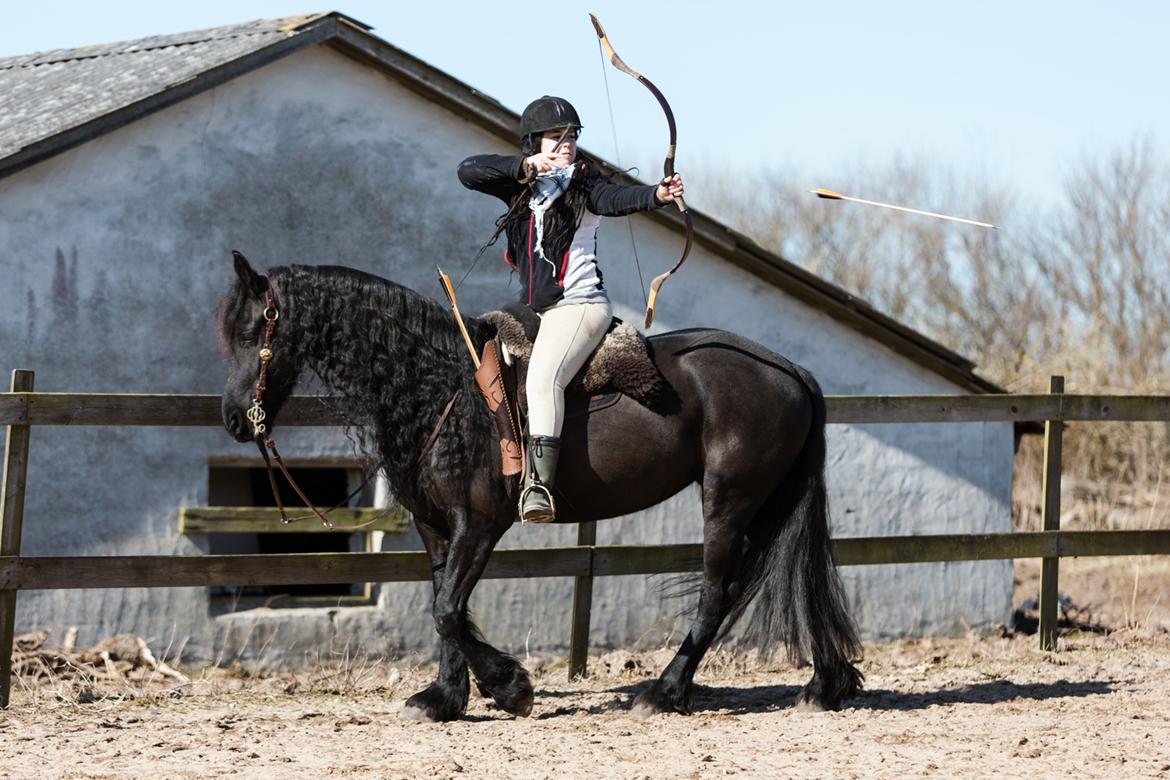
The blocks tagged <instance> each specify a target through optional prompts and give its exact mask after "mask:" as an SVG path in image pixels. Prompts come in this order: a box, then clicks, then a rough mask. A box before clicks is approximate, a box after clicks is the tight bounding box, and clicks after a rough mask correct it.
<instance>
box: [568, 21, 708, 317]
mask: <svg viewBox="0 0 1170 780" xmlns="http://www.w3.org/2000/svg"><path fill="white" fill-rule="evenodd" d="M589 18H590V19H592V20H593V29H595V30H596V31H597V37H598V38H600V39H601V45H602V47H603V48H604V49H605V54H606V56H607V57H609V61H610V64H612V65H613V66H614V67H615V68H617V69H618V70H620V71H621V72H622V73H625V74H628V75H630V76H633V77H634V78H635V79H637V80H638V83H639V84H641V85H642V86H644V87H646V89H648V90H650V94H652V95H654V98H655V99H656V100H657V101H658V105H660V106H662V111H663V113H664V114H666V124H667V126H668V127H669V128H670V145H669V146H668V147H667V148H666V159H665V160H664V161H663V163H662V173H663V180H666V179H669V178H671V177H672V176H674V149H675V144H676V143H677V141H678V131H677V130H676V129H675V125H674V112H673V111H671V110H670V103H667V102H666V98H665V97H664V96H663V94H662V93H661V92H660V91H659V90H658V87H656V86H654V84H653V83H652V82H651V81H650V79H648V78H646V77H645V76H643V75H642V74H641V73H639V72H638V71H636V70H634V69H633V68H631V67H630V66H629V65H627V64H626V63H624V62H622V58H621V57H619V56H618V54H617V52H616V51H614V49H613V45H612V44H611V43H610V42H609V39H608V38H607V37H606V36H605V28H604V27H602V26H601V22H599V21H598V20H597V17H596V16H594V15H593V14H589ZM674 203H675V205H676V206H678V210H679V211H681V212H682V215H683V219H684V220H685V221H686V225H687V241H686V245H685V246H683V251H682V257H680V258H679V259H678V262H677V263H675V264H674V267H673V268H671V269H670V270H669V271H667V272H666V273H664V274H659V275H658V276H656V277H654V280H653V281H652V282H650V294H649V296H648V297H647V299H646V327H647V328H649V327H650V325H651V323H653V322H654V304H655V302H656V301H657V300H658V290H659V289H660V288H661V287H662V283H663V282H665V281H666V280H667V279H669V278H670V276H671V274H673V273H674V272H675V271H677V270H678V269H680V268H682V264H683V263H684V262H686V259H687V255H689V254H690V253H691V244H692V243H693V241H694V235H695V228H694V225H693V224H692V223H691V212H690V211H688V210H687V204H686V201H684V200H683V199H682V198H681V197H678V198H675V199H674Z"/></svg>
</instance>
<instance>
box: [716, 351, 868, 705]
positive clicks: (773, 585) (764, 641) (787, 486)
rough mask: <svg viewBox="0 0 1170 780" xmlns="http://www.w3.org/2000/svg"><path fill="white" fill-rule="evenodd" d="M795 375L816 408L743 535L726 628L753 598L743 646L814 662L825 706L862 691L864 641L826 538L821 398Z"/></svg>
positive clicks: (807, 377)
mask: <svg viewBox="0 0 1170 780" xmlns="http://www.w3.org/2000/svg"><path fill="white" fill-rule="evenodd" d="M798 371H799V372H800V373H799V376H800V380H801V383H802V384H803V385H804V386H805V388H806V390H807V392H808V395H809V399H810V401H811V402H812V405H813V419H812V425H811V426H810V428H809V432H808V437H807V438H806V439H805V443H804V447H803V449H802V450H801V452H800V455H799V456H797V460H796V462H795V463H794V464H793V467H792V469H791V471H790V473H789V474H788V475H786V477H785V478H784V479H783V480H782V481H781V483H780V484H779V485H778V486H777V488H776V490H775V491H774V492H773V494H772V496H771V497H769V499H768V501H767V502H766V503H765V505H764V507H763V509H761V510H760V513H759V514H758V515H757V517H756V519H755V520H754V521H753V523H752V526H751V527H750V528H749V530H748V540H749V547H748V551H747V553H746V555H745V557H744V561H743V562H744V568H743V569H741V576H740V578H739V579H740V588H741V589H740V591H739V593H738V594H736V596H737V598H736V599H735V603H733V604H732V608H731V612H730V615H729V618H730V619H729V621H728V625H729V626H730V624H731V623H732V622H734V620H735V619H736V618H738V617H739V616H740V615H741V614H742V613H743V611H744V610H745V609H746V608H747V605H748V602H749V601H752V600H753V597H756V598H755V602H756V606H755V611H754V612H753V614H752V621H751V625H750V627H749V628H748V629H747V631H746V632H745V633H746V638H747V639H748V640H749V641H752V642H753V643H754V644H757V645H758V646H759V647H761V648H771V647H773V646H774V644H775V643H776V642H777V641H778V640H783V641H784V642H785V643H786V645H787V647H788V657H789V659H790V660H791V661H793V662H794V663H801V662H803V661H805V660H808V659H811V660H812V661H813V663H814V664H815V666H816V668H817V674H818V676H820V677H821V680H822V684H825V685H828V686H830V687H832V688H833V689H835V690H831V691H826V693H827V694H829V698H830V699H831V700H833V701H839V700H841V699H845V698H849V697H850V696H853V695H854V694H856V693H857V691H858V690H860V688H861V681H862V675H861V672H860V671H858V669H857V668H856V667H855V666H854V665H853V661H854V660H855V659H857V658H859V657H860V656H861V641H860V640H859V639H858V636H857V627H856V625H855V624H854V622H853V619H852V617H850V615H849V609H848V605H847V599H846V597H845V591H844V588H843V587H842V585H841V579H840V577H839V576H838V575H837V567H836V563H835V562H834V560H833V551H832V546H831V541H830V538H829V503H828V496H827V495H826V490H825V397H824V395H823V393H822V392H821V388H820V386H819V385H818V384H817V381H816V380H815V379H814V378H813V377H812V375H811V374H809V373H808V372H807V371H803V370H801V369H798ZM834 694H835V695H834Z"/></svg>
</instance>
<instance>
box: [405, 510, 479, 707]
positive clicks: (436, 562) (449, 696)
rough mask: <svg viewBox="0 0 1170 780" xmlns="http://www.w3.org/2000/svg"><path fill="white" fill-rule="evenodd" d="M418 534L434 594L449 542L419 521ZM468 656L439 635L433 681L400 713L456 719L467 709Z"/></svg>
mask: <svg viewBox="0 0 1170 780" xmlns="http://www.w3.org/2000/svg"><path fill="white" fill-rule="evenodd" d="M417 527H418V532H419V536H421V537H422V540H423V546H424V547H426V550H427V556H428V557H429V558H430V561H431V583H432V585H433V586H434V592H435V595H436V596H438V594H439V590H440V589H441V588H442V585H443V574H444V571H445V570H446V567H447V557H448V551H449V548H450V542H449V541H448V539H447V538H446V536H444V535H442V534H440V533H439V532H438V531H437V530H435V529H434V528H432V527H430V526H429V525H424V524H423V523H418V524H417ZM467 698H468V677H467V659H466V658H464V656H463V651H462V650H460V649H459V643H458V642H456V641H455V640H453V639H445V638H443V637H440V638H439V673H438V676H437V677H436V678H435V681H434V682H433V683H431V684H430V685H429V686H428V687H427V688H424V689H423V690H421V691H419V692H418V693H416V694H414V695H413V696H411V697H410V698H409V699H407V700H406V706H405V707H403V709H402V715H403V717H405V718H410V719H411V720H427V721H448V720H455V719H456V718H458V717H460V716H461V715H463V713H464V712H465V711H466V710H467Z"/></svg>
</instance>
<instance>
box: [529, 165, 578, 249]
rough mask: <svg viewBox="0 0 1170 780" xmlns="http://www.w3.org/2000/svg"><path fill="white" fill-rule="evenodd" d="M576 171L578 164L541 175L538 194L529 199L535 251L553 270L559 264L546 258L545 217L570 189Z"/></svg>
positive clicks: (538, 182) (537, 183) (537, 182)
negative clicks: (534, 230) (534, 234)
mask: <svg viewBox="0 0 1170 780" xmlns="http://www.w3.org/2000/svg"><path fill="white" fill-rule="evenodd" d="M576 169H577V164H576V163H573V164H572V165H570V166H567V167H565V168H553V169H552V170H551V171H547V172H545V173H542V174H539V175H538V176H537V177H536V192H535V193H534V194H533V195H532V197H531V198H529V199H528V208H530V209H532V221H533V224H535V225H536V239H535V241H534V244H535V251H536V253H537V254H539V255H540V257H541V259H542V260H544V261H545V262H546V263H548V264H549V265H551V266H552V267H553V270H556V267H557V264H556V263H554V262H553V261H552V260H549V259H548V258H547V257H545V256H544V215H545V212H547V211H548V209H549V207H550V206H552V204H553V203H555V202H556V200H557V198H559V197H561V195H564V194H565V190H567V189H569V185H570V184H572V183H573V172H574V171H575V170H576Z"/></svg>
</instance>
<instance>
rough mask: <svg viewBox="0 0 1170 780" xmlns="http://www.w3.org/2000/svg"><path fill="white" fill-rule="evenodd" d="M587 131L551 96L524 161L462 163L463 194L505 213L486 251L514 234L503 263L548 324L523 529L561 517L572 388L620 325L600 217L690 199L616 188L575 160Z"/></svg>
mask: <svg viewBox="0 0 1170 780" xmlns="http://www.w3.org/2000/svg"><path fill="white" fill-rule="evenodd" d="M580 130H581V120H580V119H579V118H578V116H577V112H576V110H575V109H574V108H573V106H571V105H570V104H569V102H568V101H567V100H565V99H563V98H559V97H551V96H549V95H545V96H544V97H541V98H539V99H538V100H534V101H533V102H532V103H530V104H529V105H528V107H527V108H525V109H524V113H523V114H522V115H521V117H520V136H521V138H520V154H518V155H494V154H482V155H476V156H474V157H468V158H467V159H466V160H464V161H463V162H462V163H461V164H460V165H459V180H460V181H461V182H463V185H464V186H465V187H469V188H471V189H473V190H476V191H478V192H484V193H487V194H489V195H494V196H496V197H497V198H500V199H501V200H502V201H504V202H505V203H506V204H507V205H508V211H507V212H506V213H505V214H504V215H503V216H502V217H500V218H499V220H497V222H496V231H495V233H494V234H493V235H492V237H491V239H490V240H489V241H488V244H489V245H490V244H491V243H493V242H494V241H495V240H496V238H498V237H499V235H500V233H501V232H503V233H505V234H506V235H507V239H508V249H507V252H506V253H505V254H504V259H505V261H507V263H508V265H510V266H511V267H512V268H513V269H514V270H515V271H516V272H517V273H518V274H519V277H520V281H521V296H520V297H521V300H522V301H523V302H524V303H526V304H527V305H528V306H531V307H532V308H533V309H534V310H535V311H536V312H537V313H538V314H539V315H540V318H541V323H540V331H539V334H538V335H537V338H536V343H535V344H533V347H532V357H531V359H530V360H529V364H528V379H527V381H526V384H525V390H526V392H527V395H528V433H529V442H528V458H529V463H530V464H531V466H530V468H529V469H528V474H526V475H525V487H524V491H523V492H522V493H521V497H520V515H521V519H522V520H524V521H525V522H537V523H547V522H552V521H553V519H554V514H555V509H554V505H553V501H552V494H551V492H550V491H551V490H552V487H553V481H554V479H555V477H556V469H557V459H558V456H559V455H560V447H561V440H560V434H561V426H562V424H563V423H564V415H565V386H566V385H568V384H569V382H570V380H572V379H573V377H574V376H575V375H576V373H577V371H579V370H580V369H581V366H583V365H584V364H585V360H586V359H587V358H588V357H589V355H590V354H591V353H592V352H593V350H594V349H595V348H596V347H597V345H598V344H599V343H600V342H601V338H602V337H603V336H604V335H605V333H606V331H607V330H608V329H609V324H610V321H611V320H612V319H613V310H612V308H611V306H610V301H609V295H608V294H607V293H606V291H605V287H604V285H603V284H602V275H601V270H600V269H599V268H598V265H597V254H596V251H597V228H598V226H599V225H600V223H601V217H620V216H625V215H626V214H633V213H635V212H638V211H650V210H651V209H655V208H659V207H661V206H665V205H666V204H668V203H671V202H673V201H674V199H675V198H677V197H679V196H681V195H682V194H683V185H682V179H680V178H679V176H678V175H677V174H676V175H675V176H673V177H671V178H669V179H664V180H663V181H662V182H661V183H659V184H657V185H653V184H651V185H624V184H617V183H615V182H613V181H611V177H610V176H607V175H605V174H603V173H602V172H601V171H600V170H599V169H598V166H597V165H596V163H594V161H593V160H591V159H589V158H588V157H587V156H585V155H581V154H579V153H578V151H577V135H578V133H579V132H580Z"/></svg>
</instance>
